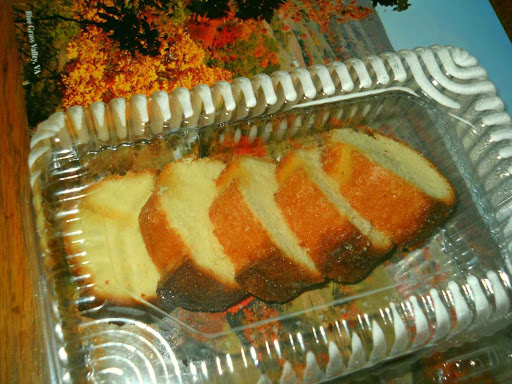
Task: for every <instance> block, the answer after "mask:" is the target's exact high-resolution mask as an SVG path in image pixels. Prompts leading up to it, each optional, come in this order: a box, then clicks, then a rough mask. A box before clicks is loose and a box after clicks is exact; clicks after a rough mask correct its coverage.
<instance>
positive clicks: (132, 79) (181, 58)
mask: <svg viewBox="0 0 512 384" xmlns="http://www.w3.org/2000/svg"><path fill="white" fill-rule="evenodd" d="M91 17H93V15H92V14H91ZM159 28H160V30H159V32H160V34H161V36H162V39H161V45H160V51H159V55H157V56H147V55H143V54H140V53H138V52H133V53H130V52H128V51H126V50H122V49H120V48H119V47H118V46H117V44H116V42H114V41H113V40H112V39H110V38H109V36H108V34H107V33H106V32H104V31H103V30H101V29H100V28H98V27H97V26H94V25H89V26H87V28H85V29H83V30H82V31H81V32H80V33H79V34H78V35H77V36H76V37H75V38H74V39H73V40H72V41H71V42H70V43H69V44H68V47H67V59H68V61H69V62H68V64H67V66H66V69H65V72H66V74H65V75H64V76H63V77H62V81H61V91H62V94H63V99H62V104H63V107H64V108H68V107H70V106H73V105H88V104H90V103H92V102H94V101H99V100H102V101H108V100H111V99H113V98H115V97H127V96H130V95H133V94H145V95H150V94H151V93H153V92H156V91H159V90H164V91H167V92H170V91H172V90H173V89H175V88H177V87H188V88H190V87H193V86H194V85H196V84H199V83H204V84H209V85H211V84H213V83H214V82H216V81H219V80H226V79H227V80H229V79H231V78H232V77H233V74H232V73H231V72H230V71H228V70H226V69H223V68H218V67H212V66H207V65H206V63H205V59H206V51H205V50H204V48H203V47H202V46H201V45H200V44H199V43H197V42H195V41H193V40H192V39H191V37H190V35H189V34H188V32H187V31H186V30H185V29H184V28H183V27H179V26H175V25H173V24H172V23H162V24H161V25H160V27H159Z"/></svg>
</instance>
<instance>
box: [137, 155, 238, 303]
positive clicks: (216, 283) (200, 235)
mask: <svg viewBox="0 0 512 384" xmlns="http://www.w3.org/2000/svg"><path fill="white" fill-rule="evenodd" d="M223 169H224V163H222V162H220V161H217V160H210V159H192V158H187V159H184V160H182V161H178V162H175V163H171V164H169V165H167V166H166V167H165V168H164V170H163V171H162V173H161V174H160V176H159V178H158V181H157V183H156V186H155V191H154V193H153V195H152V196H151V198H150V199H149V200H148V202H147V203H146V205H145V206H144V207H143V209H142V211H141V212H140V216H139V223H140V229H141V232H142V235H143V237H144V241H145V244H146V248H147V250H148V253H149V255H150V256H151V257H152V259H153V261H154V262H155V264H156V266H157V267H158V269H159V271H160V272H161V273H162V279H161V280H160V281H159V283H158V293H159V294H160V295H161V296H162V297H163V298H164V300H166V301H170V302H172V303H174V304H175V305H177V306H181V307H184V308H187V309H191V310H202V311H220V310H223V309H225V308H227V307H228V306H230V305H231V304H234V303H235V302H237V301H239V300H241V299H242V298H243V297H245V296H246V295H247V293H246V291H244V290H243V289H242V288H241V287H240V285H239V284H238V283H237V282H236V281H235V268H234V266H233V264H232V262H231V260H230V259H229V257H227V256H226V254H225V252H224V249H223V248H222V246H221V244H220V243H219V241H218V240H217V238H216V237H215V236H214V234H213V225H212V223H211V222H210V219H209V214H208V209H209V207H210V205H211V203H212V201H213V199H214V198H215V195H216V184H215V181H216V179H217V177H218V176H219V174H220V173H221V171H222V170H223Z"/></svg>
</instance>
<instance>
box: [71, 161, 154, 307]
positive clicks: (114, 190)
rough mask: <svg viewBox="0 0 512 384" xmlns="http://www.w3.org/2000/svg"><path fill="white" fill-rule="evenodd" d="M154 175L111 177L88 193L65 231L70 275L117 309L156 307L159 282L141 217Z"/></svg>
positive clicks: (143, 173) (149, 173) (141, 173)
mask: <svg viewBox="0 0 512 384" xmlns="http://www.w3.org/2000/svg"><path fill="white" fill-rule="evenodd" d="M155 181H156V173H154V172H151V171H144V172H139V173H131V172H130V173H128V174H126V175H125V176H118V175H116V176H109V177H106V178H104V179H102V180H100V181H99V182H97V183H95V184H93V185H92V186H91V187H89V188H88V189H87V190H86V191H85V195H84V197H83V198H82V200H81V202H80V204H79V205H78V207H77V214H76V215H75V216H74V217H73V218H71V219H69V220H68V221H67V223H66V226H65V236H64V242H65V247H66V252H67V254H68V260H69V264H70V266H71V270H72V271H73V273H74V274H75V276H76V277H77V278H79V279H80V280H82V279H85V280H83V281H85V282H86V284H85V285H86V287H87V288H88V289H89V290H90V292H91V294H92V295H93V296H95V297H97V298H100V299H104V300H105V299H108V300H111V301H113V302H116V303H121V304H129V303H134V302H135V301H137V300H138V299H139V298H140V299H144V300H148V301H154V300H156V298H157V292H156V288H157V282H158V279H159V278H160V273H159V272H158V270H157V268H156V266H155V265H154V264H153V261H152V260H151V258H150V257H149V255H148V253H147V252H146V248H145V246H144V241H143V239H142V236H141V234H140V231H139V226H138V214H139V212H140V210H141V208H142V206H143V205H144V203H145V202H146V201H147V199H148V198H149V196H151V194H152V193H153V188H154V185H155Z"/></svg>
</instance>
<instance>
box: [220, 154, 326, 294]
mask: <svg viewBox="0 0 512 384" xmlns="http://www.w3.org/2000/svg"><path fill="white" fill-rule="evenodd" d="M239 166H240V165H239V163H238V162H237V161H236V160H235V161H234V162H232V163H230V164H228V166H227V167H226V169H225V170H224V171H225V173H224V171H223V173H222V174H221V177H219V179H218V181H217V182H218V183H220V184H221V185H222V186H223V187H224V190H223V191H222V192H221V193H220V194H219V195H218V196H217V198H216V199H215V200H214V202H213V204H212V206H211V207H210V220H211V221H212V223H213V225H214V228H215V229H214V233H215V236H217V239H218V240H219V242H220V243H221V245H222V246H223V247H224V250H225V252H226V254H227V255H228V256H229V258H230V259H231V262H232V263H233V265H234V266H235V276H236V277H235V279H236V280H237V281H238V282H239V284H240V285H241V286H242V287H243V288H244V289H246V290H247V291H248V292H251V293H253V294H254V295H256V296H258V297H260V298H262V299H265V300H270V301H286V300H288V299H290V298H291V297H293V296H294V295H296V294H297V293H298V292H299V291H301V290H303V289H304V288H305V287H306V286H308V285H311V284H315V283H318V282H320V281H321V278H320V277H319V276H314V275H312V274H311V272H309V271H307V270H306V269H304V268H303V267H301V266H300V265H298V264H297V263H295V262H293V261H292V260H290V259H289V258H288V257H286V255H285V254H284V253H283V252H282V251H281V250H280V249H279V247H278V246H277V245H276V244H275V243H274V242H273V241H272V239H271V238H270V236H269V234H268V233H267V231H266V230H265V228H264V227H263V225H262V224H261V223H260V221H259V220H258V219H257V218H256V217H255V216H254V214H253V213H252V211H251V210H250V208H249V207H248V206H247V204H246V202H245V199H244V197H243V195H242V191H241V190H240V183H239V181H238V180H237V179H236V178H235V179H231V178H230V177H234V175H236V174H237V172H238V167H239ZM223 174H224V175H223ZM226 175H227V176H226ZM294 279H297V281H294Z"/></svg>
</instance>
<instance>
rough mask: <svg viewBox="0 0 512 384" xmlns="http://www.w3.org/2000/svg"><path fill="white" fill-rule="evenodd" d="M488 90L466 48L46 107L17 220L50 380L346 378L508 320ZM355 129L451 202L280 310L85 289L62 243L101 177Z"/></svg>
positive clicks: (502, 178) (251, 303) (507, 218)
mask: <svg viewBox="0 0 512 384" xmlns="http://www.w3.org/2000/svg"><path fill="white" fill-rule="evenodd" d="M495 92H496V90H495V87H494V85H493V84H492V83H490V82H489V81H488V80H487V78H486V72H485V70H484V69H483V68H481V67H480V66H479V65H478V64H477V62H476V60H475V59H474V57H473V56H471V55H469V54H468V53H467V52H466V51H463V50H460V49H458V48H454V47H440V46H434V47H431V48H418V49H415V50H413V51H400V52H397V53H384V54H382V55H380V56H373V57H369V58H365V59H363V60H349V61H347V62H345V63H337V62H335V63H332V64H329V65H327V66H314V67H312V68H309V69H303V68H300V69H296V70H294V71H292V72H290V73H287V72H282V71H280V72H277V73H275V74H272V75H271V76H267V75H258V76H255V77H254V78H253V79H251V80H249V79H245V78H240V79H236V80H234V81H233V82H232V83H227V82H219V83H216V84H215V85H213V86H212V87H207V86H204V85H200V86H196V87H195V88H194V89H192V90H190V91H189V90H186V89H177V90H175V91H174V92H172V93H171V94H167V93H164V92H157V93H156V94H154V95H152V96H151V97H150V98H146V97H145V96H141V95H137V96H134V97H132V98H131V99H129V100H124V99H114V100H112V101H111V102H110V103H108V104H104V103H93V104H91V105H90V106H89V107H87V108H82V107H72V108H70V109H68V110H67V111H66V112H60V113H56V114H54V115H52V116H51V117H50V118H49V119H48V120H47V121H45V122H43V123H41V124H40V125H39V126H38V129H37V132H36V134H35V135H34V137H33V139H32V142H31V149H32V152H31V154H30V157H29V165H30V172H31V175H30V186H27V195H26V197H25V199H26V203H27V204H26V206H25V212H24V217H25V220H26V231H27V243H28V248H29V251H30V257H31V265H32V266H33V277H34V285H35V287H36V291H37V293H38V296H39V312H40V316H39V321H40V324H41V329H42V335H43V337H44V342H45V345H46V352H47V357H48V359H47V360H48V363H49V370H48V380H51V382H57V383H70V382H108V383H115V382H133V383H135V382H140V383H146V382H147V383H196V382H199V383H210V382H214V383H217V382H223V383H224V382H228V383H231V382H232V383H241V382H247V383H264V382H280V383H294V382H299V381H302V382H305V383H317V382H322V381H324V380H329V379H332V378H336V377H346V378H347V379H353V378H354V375H358V376H357V377H358V378H361V377H364V375H365V374H376V373H378V372H379V371H381V370H382V369H386V368H389V367H391V366H394V365H396V364H398V361H399V359H397V358H399V357H402V359H400V360H402V361H403V357H404V356H409V357H412V358H417V357H419V356H422V355H424V354H426V353H432V352H433V351H438V350H443V349H446V348H448V347H451V346H454V345H457V344H459V343H462V342H466V341H470V340H474V339H476V338H479V337H481V336H485V335H488V334H491V333H493V332H495V331H496V330H498V329H500V328H502V327H503V326H505V325H507V324H509V323H510V319H511V315H510V312H511V297H512V296H511V295H512V286H511V284H510V274H511V270H510V265H511V264H510V252H511V246H512V242H511V239H512V234H511V230H512V225H511V223H512V221H511V217H512V205H511V203H510V202H511V197H512V189H511V188H512V179H511V177H510V172H511V166H512V162H511V158H512V141H510V139H511V138H512V129H511V128H512V126H511V119H510V116H509V115H508V114H507V113H505V112H504V107H503V103H502V102H501V100H500V99H499V98H498V97H497V96H496V93H495ZM361 126H369V127H371V128H372V129H374V130H377V131H379V132H382V133H385V134H389V135H391V136H393V137H396V138H398V139H401V140H403V141H404V142H406V143H408V144H409V145H410V146H412V147H413V148H415V149H417V150H419V151H420V152H421V153H423V154H424V155H425V157H427V158H428V159H430V160H431V161H432V162H433V163H434V164H435V165H436V166H437V167H438V168H439V170H440V171H441V172H442V173H443V174H444V175H445V176H446V177H447V179H448V180H449V181H450V182H451V183H452V185H453V186H454V188H455V189H456V192H457V204H456V206H455V208H454V212H453V213H452V215H451V216H450V218H449V219H448V220H447V221H446V223H445V224H444V225H443V226H441V227H439V228H438V230H437V231H436V232H435V234H434V235H433V236H431V237H430V238H429V239H428V240H427V241H426V242H425V243H424V244H423V245H422V247H421V248H419V249H417V250H415V251H412V252H410V253H404V252H402V251H398V250H396V251H393V253H392V254H391V255H390V256H389V257H388V258H386V259H385V260H383V261H382V263H381V264H380V265H379V266H378V267H376V268H375V269H374V270H373V271H372V272H371V274H370V275H369V276H368V277H367V278H365V279H364V280H363V281H361V282H360V283H357V284H352V285H344V284H340V283H335V282H333V281H329V282H328V283H326V284H323V285H321V286H320V287H317V288H315V289H311V290H307V291H305V292H304V293H302V294H301V295H299V296H298V297H296V298H295V299H293V300H292V301H291V302H288V303H285V304H275V303H267V302H265V301H262V300H259V299H255V298H249V299H247V300H244V301H243V302H242V303H240V304H236V305H234V306H233V307H231V308H229V309H228V310H227V311H225V312H221V313H207V312H193V311H187V310H185V309H182V308H172V307H168V306H166V305H165V303H162V302H158V301H156V302H151V301H146V300H145V299H144V297H136V296H134V295H132V299H133V300H131V301H130V302H124V303H121V302H116V301H113V300H110V299H109V298H108V297H103V296H101V295H97V294H95V292H97V291H95V290H94V285H95V284H96V280H95V276H92V275H91V274H90V273H84V272H81V271H84V270H86V269H84V268H82V266H83V265H84V264H87V263H88V262H89V261H88V259H87V253H86V252H84V253H81V254H70V253H69V251H68V250H69V248H68V249H67V248H66V245H65V244H66V238H68V237H69V236H74V240H73V241H77V242H84V243H87V242H88V241H91V239H87V238H84V237H83V236H82V237H81V236H80V231H78V233H74V234H70V233H68V232H66V228H67V226H66V223H68V222H69V221H70V220H74V218H75V217H77V216H78V215H79V213H80V212H79V211H80V201H81V199H83V197H84V194H86V193H87V191H88V188H89V187H90V186H92V185H94V184H95V183H96V182H97V181H99V180H101V179H102V178H104V177H105V176H109V175H116V174H124V173H126V172H128V171H138V170H143V169H154V170H156V171H158V170H160V169H162V168H163V167H164V166H165V164H167V163H169V162H173V161H177V160H179V159H180V158H182V157H184V156H187V155H190V154H193V155H196V156H199V157H206V156H212V155H213V156H219V155H223V156H228V157H229V156H231V155H232V154H233V153H245V152H251V151H254V150H255V149H258V147H261V146H263V147H264V148H265V149H266V151H267V153H268V155H269V156H271V157H273V158H274V159H276V160H278V161H279V160H280V158H281V157H282V156H283V154H285V153H286V152H287V151H288V150H289V149H290V148H291V145H290V143H291V142H294V143H301V144H310V143H318V142H319V140H321V134H322V133H323V132H326V131H328V130H331V129H335V128H340V127H356V128H357V127H361ZM123 192H124V193H130V191H128V190H127V191H123ZM94 241H98V240H97V239H95V240H94ZM100 246H101V244H100ZM105 255H106V257H108V248H106V250H105ZM124 262H125V263H128V264H129V263H130V255H129V252H127V254H126V260H125V261H124ZM119 267H121V268H122V267H123V266H122V265H117V266H116V268H119ZM114 275H115V274H114ZM118 283H119V282H116V279H115V276H114V279H113V281H112V282H111V284H118ZM127 295H128V296H130V292H127Z"/></svg>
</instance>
